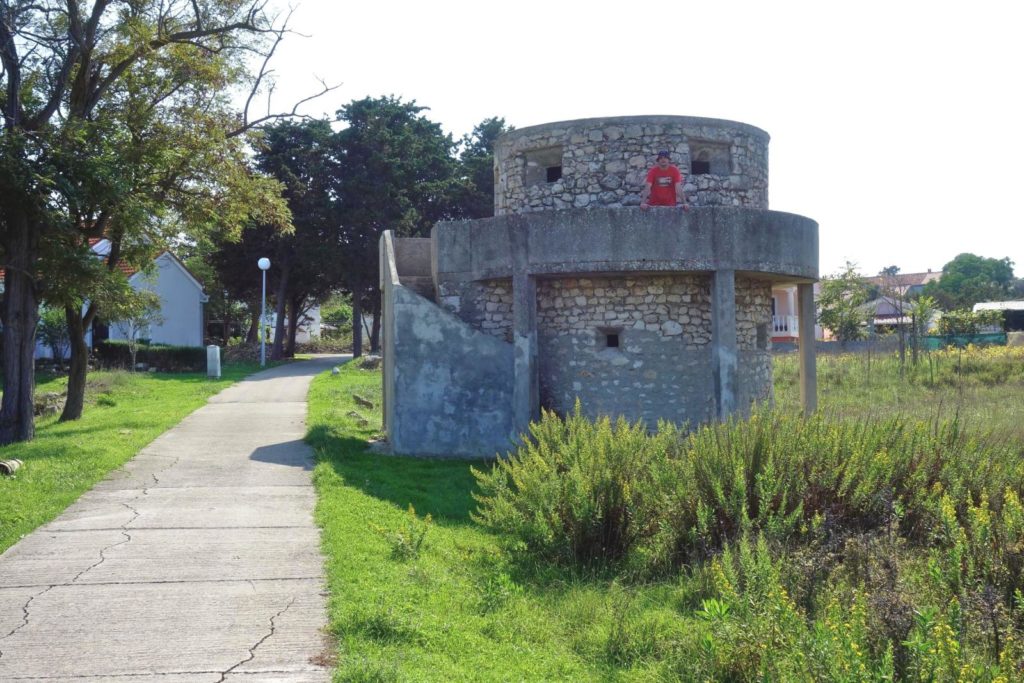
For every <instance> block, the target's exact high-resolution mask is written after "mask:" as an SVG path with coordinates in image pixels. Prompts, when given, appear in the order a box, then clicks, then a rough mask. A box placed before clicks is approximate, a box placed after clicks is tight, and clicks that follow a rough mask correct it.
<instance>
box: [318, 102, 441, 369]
mask: <svg viewBox="0 0 1024 683" xmlns="http://www.w3.org/2000/svg"><path fill="white" fill-rule="evenodd" d="M425 110H426V108H425V107H421V106H419V105H417V104H416V103H415V101H410V102H403V101H402V100H401V99H400V98H396V97H394V96H387V97H381V98H365V99H362V100H356V101H354V102H351V103H350V104H348V105H346V106H345V107H343V108H342V109H341V110H339V111H338V120H339V121H341V122H342V123H343V124H345V128H343V129H342V130H341V131H339V133H338V135H337V145H338V160H339V166H338V169H339V174H338V184H337V193H338V197H339V219H340V223H341V226H342V232H341V235H340V239H341V244H342V247H343V249H344V254H345V259H344V264H343V265H344V268H345V280H346V284H347V285H348V287H347V288H348V291H350V292H352V309H353V310H352V327H353V329H354V330H357V331H358V330H359V329H360V327H361V325H362V319H361V317H362V310H363V307H364V306H365V305H369V308H370V311H371V313H372V314H373V316H374V318H373V321H374V324H373V333H372V334H371V348H372V349H374V350H375V349H377V348H378V347H379V331H380V293H379V291H378V281H379V267H380V264H379V261H378V258H377V249H378V242H379V240H380V236H381V234H382V233H383V232H384V230H389V229H390V230H395V232H396V233H397V234H399V235H402V236H413V235H424V234H426V232H427V231H428V230H429V229H430V226H432V225H433V224H434V222H435V221H437V220H439V219H441V218H444V217H447V216H450V215H451V214H452V211H451V197H452V188H453V186H454V184H455V182H456V180H455V161H454V158H453V149H454V143H453V141H452V139H451V136H449V135H447V134H446V133H444V132H443V131H442V130H441V126H440V125H438V124H436V123H434V122H433V121H430V120H429V119H427V118H426V117H425V116H424V115H423V114H422V112H424V111H425ZM353 353H354V354H355V355H357V356H358V355H360V354H361V353H362V339H361V335H360V334H358V332H357V333H356V334H355V335H354V339H353Z"/></svg>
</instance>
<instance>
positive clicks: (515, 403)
mask: <svg viewBox="0 0 1024 683" xmlns="http://www.w3.org/2000/svg"><path fill="white" fill-rule="evenodd" d="M528 230H529V228H528V226H527V225H526V223H525V222H524V221H523V220H522V219H521V218H520V217H519V216H512V217H510V218H509V220H508V242H509V248H510V250H511V256H512V358H513V380H512V381H513V386H512V425H513V428H514V429H515V432H516V435H517V436H518V435H519V434H526V433H527V430H528V428H529V426H530V422H531V421H532V420H536V419H538V418H539V417H540V375H539V368H538V367H537V280H536V278H534V277H532V276H531V275H529V274H528V273H529V261H530V258H529V235H528Z"/></svg>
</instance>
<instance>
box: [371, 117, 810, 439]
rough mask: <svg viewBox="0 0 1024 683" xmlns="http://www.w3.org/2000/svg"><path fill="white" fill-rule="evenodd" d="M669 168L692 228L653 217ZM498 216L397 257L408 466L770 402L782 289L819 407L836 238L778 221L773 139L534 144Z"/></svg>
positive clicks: (572, 130) (387, 311)
mask: <svg viewBox="0 0 1024 683" xmlns="http://www.w3.org/2000/svg"><path fill="white" fill-rule="evenodd" d="M658 150H669V151H670V152H671V153H672V155H673V163H675V164H676V165H677V166H678V167H679V168H680V170H681V171H682V172H683V174H684V175H685V176H686V189H687V194H688V197H689V201H690V203H691V204H692V205H693V206H692V208H691V210H690V211H688V212H684V211H683V210H681V209H680V208H663V207H652V208H650V209H648V210H642V209H640V208H639V204H640V192H641V190H642V189H643V187H644V181H645V178H646V174H647V170H648V169H649V168H650V166H651V165H652V164H653V163H654V157H655V154H656V152H657V151H658ZM494 204H495V216H494V218H488V219H481V220H473V221H455V222H447V223H441V224H438V225H437V226H436V227H435V228H434V230H433V232H432V235H431V237H430V238H429V239H395V238H394V237H393V236H392V235H391V234H390V233H388V234H385V236H384V237H383V238H382V241H381V278H382V283H381V284H382V291H383V295H384V328H383V330H384V394H385V411H384V412H385V429H386V431H387V433H388V439H389V441H390V443H391V446H392V448H393V450H394V451H395V452H399V453H418V454H434V455H479V456H492V455H494V453H495V452H501V451H505V450H507V449H508V448H509V447H510V445H511V444H512V443H513V440H514V438H515V437H516V435H517V434H520V433H522V432H524V431H525V429H526V426H527V425H528V424H529V421H530V420H531V419H535V418H536V417H537V416H538V414H539V411H540V409H541V408H542V407H543V408H547V409H551V410H555V411H558V412H567V411H570V410H572V408H573V405H574V403H575V402H576V401H577V400H579V401H580V403H581V406H582V408H583V410H584V412H585V413H587V414H589V415H592V416H596V415H602V414H603V415H624V416H626V417H627V418H629V419H631V420H635V419H643V420H645V421H646V422H647V423H648V424H650V425H653V424H654V423H655V422H656V421H658V420H661V419H664V420H669V421H672V422H677V423H682V422H688V423H690V424H694V423H698V422H703V421H707V420H712V419H716V418H723V417H725V416H727V415H729V414H731V413H734V412H737V411H739V412H743V411H746V410H747V409H748V408H749V407H750V405H751V404H752V403H754V402H755V401H762V400H767V399H770V397H771V393H772V377H771V357H770V344H771V342H770V338H771V330H770V324H771V316H772V309H771V306H772V297H771V289H772V287H773V286H777V285H780V284H792V283H795V284H798V285H799V290H800V299H801V306H802V308H801V314H802V315H801V319H802V321H805V322H807V323H809V326H810V327H809V330H810V331H809V333H808V335H807V336H804V330H805V329H807V326H806V325H802V326H801V337H802V339H808V338H809V339H810V341H811V343H810V344H804V343H801V353H802V357H803V363H802V369H803V370H802V380H803V384H802V388H803V390H804V392H805V396H806V400H805V407H807V408H809V409H810V408H813V403H814V401H813V324H814V312H813V298H812V293H811V286H812V283H813V282H814V281H815V280H816V279H817V277H818V228H817V224H816V223H815V222H814V221H812V220H810V219H808V218H804V217H802V216H797V215H794V214H788V213H780V212H773V211H770V210H768V135H767V133H765V132H764V131H762V130H760V129H758V128H755V127H753V126H749V125H746V124H742V123H735V122H731V121H721V120H716V119H704V118H694V117H680V116H640V117H616V118H607V119H585V120H580V121H569V122H562V123H552V124H545V125H541V126H534V127H530V128H524V129H521V130H515V131H512V132H510V133H506V134H505V135H503V136H502V137H501V138H499V140H498V142H497V145H496V148H495V198H494Z"/></svg>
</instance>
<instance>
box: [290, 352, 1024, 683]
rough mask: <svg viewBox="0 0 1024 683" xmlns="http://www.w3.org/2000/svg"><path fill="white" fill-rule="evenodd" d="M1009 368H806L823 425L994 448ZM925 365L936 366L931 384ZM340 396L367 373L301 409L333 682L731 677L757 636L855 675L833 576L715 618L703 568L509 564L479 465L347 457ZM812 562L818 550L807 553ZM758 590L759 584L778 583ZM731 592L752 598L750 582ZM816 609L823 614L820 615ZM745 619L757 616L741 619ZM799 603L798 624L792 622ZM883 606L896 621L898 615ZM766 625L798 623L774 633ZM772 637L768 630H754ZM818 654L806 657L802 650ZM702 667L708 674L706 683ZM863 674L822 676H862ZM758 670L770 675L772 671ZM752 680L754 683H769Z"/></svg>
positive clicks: (1006, 431) (1011, 390)
mask: <svg viewBox="0 0 1024 683" xmlns="http://www.w3.org/2000/svg"><path fill="white" fill-rule="evenodd" d="M1021 361H1024V357H1018V356H1017V355H1010V356H1007V357H1006V358H1005V359H1000V358H995V359H993V358H989V359H986V360H985V361H984V362H983V363H981V364H980V365H979V366H978V367H979V368H981V369H979V370H977V372H972V373H966V372H965V371H964V366H963V364H962V359H960V361H959V364H958V365H957V368H958V369H957V372H954V373H952V374H950V367H949V364H950V363H953V362H954V361H953V360H952V358H951V357H950V356H941V357H937V358H933V359H932V366H931V369H930V380H926V379H924V378H923V376H922V375H920V374H918V375H916V376H915V377H916V380H915V381H911V380H910V379H909V378H907V377H906V376H904V377H903V378H902V379H901V377H900V374H899V371H898V368H897V367H896V366H895V364H894V363H893V362H892V361H889V360H886V359H875V360H874V362H875V366H874V368H873V370H872V372H871V373H870V374H869V373H868V372H867V369H866V368H863V367H862V364H863V359H861V358H852V357H851V358H838V359H837V358H833V359H828V358H825V359H821V360H820V361H819V381H820V384H819V386H820V391H821V399H820V405H821V406H822V408H823V409H824V410H825V411H828V412H829V413H831V414H833V415H835V416H836V417H837V418H840V419H842V418H846V417H855V418H856V417H863V416H866V415H884V414H887V413H888V414H891V413H896V412H898V413H900V414H903V415H907V416H909V417H911V418H913V419H920V420H925V421H931V420H932V419H933V418H935V417H936V416H937V415H940V414H941V415H950V414H952V413H956V412H959V414H960V415H962V416H967V417H968V418H969V419H970V420H973V421H974V422H975V423H976V424H977V425H978V426H982V427H985V428H987V429H992V430H994V431H996V432H997V433H999V434H1001V435H1002V436H1004V437H1007V438H1024V426H1022V425H1024V419H1022V418H1024V378H1022V377H1021V372H1022V371H1021V367H1022V362H1021ZM937 363H941V364H942V367H943V369H942V370H941V371H939V372H937V371H936V364H937ZM993 363H995V365H996V366H998V367H996V369H995V370H993V367H994V366H993ZM976 369H977V368H976ZM919 373H920V371H919ZM986 373H987V374H986ZM353 394H359V395H361V396H363V397H366V398H370V399H371V400H372V401H373V403H374V405H375V406H379V404H380V374H379V372H377V371H368V370H362V369H359V368H358V367H356V366H355V364H349V365H346V366H344V367H343V368H342V372H341V374H340V375H331V374H323V375H321V376H319V377H317V378H316V379H315V380H314V383H313V386H312V390H311V393H310V403H309V435H308V440H309V442H310V443H311V444H312V445H313V447H314V448H315V450H316V453H317V457H318V464H317V466H316V469H315V472H314V480H315V484H316V487H317V491H318V498H319V501H318V505H317V511H316V515H317V521H318V523H319V524H320V525H321V526H322V527H323V541H322V542H323V548H324V552H325V554H326V555H327V563H328V585H329V591H330V603H329V628H330V631H331V633H332V634H333V635H334V636H335V637H336V638H337V641H338V661H337V670H336V672H335V681H520V680H529V681H535V680H536V681H540V680H607V681H659V680H666V681H667V680H721V679H720V678H716V676H720V675H723V674H722V672H723V671H730V670H731V669H730V666H732V664H731V662H730V658H732V657H735V656H736V653H741V655H740V657H741V658H743V659H744V660H745V661H746V662H756V661H758V657H763V656H764V654H763V652H764V648H766V647H767V648H768V650H769V651H770V650H771V648H772V647H773V645H772V642H773V640H775V639H786V638H790V641H795V640H796V639H797V638H802V639H803V640H802V641H801V643H810V644H811V645H807V646H806V649H807V655H808V658H809V660H810V661H817V662H818V663H819V664H821V663H822V662H825V663H827V664H828V665H829V666H831V665H833V664H834V665H835V667H837V670H838V667H841V666H842V667H846V666H848V665H855V664H856V661H855V660H854V659H850V661H847V660H846V659H844V657H846V656H849V657H851V658H853V657H855V656H859V655H858V652H857V646H858V645H859V646H860V647H866V646H867V645H866V643H867V642H868V640H870V638H868V636H865V635H864V634H865V633H866V632H867V630H868V626H869V625H871V624H877V623H878V621H879V620H878V618H877V617H875V616H874V615H869V614H868V613H867V612H866V611H865V608H864V607H863V604H862V603H861V602H857V598H856V597H854V598H852V600H853V602H852V603H851V602H849V601H848V600H849V599H850V598H849V595H850V590H849V586H848V584H847V583H844V582H847V581H848V582H853V581H854V579H847V578H845V577H846V574H843V573H842V572H843V571H845V570H842V567H843V565H842V564H840V565H838V567H839V569H837V570H835V571H836V573H835V574H834V576H835V577H839V578H836V579H835V583H831V584H829V585H830V586H831V588H830V589H829V590H830V591H831V592H830V593H828V594H827V595H828V596H831V597H830V598H826V597H825V595H826V594H825V593H824V592H823V593H822V595H821V596H814V595H810V596H807V598H806V599H807V600H808V601H810V602H808V606H807V607H806V608H805V607H804V606H802V605H801V606H799V607H798V606H795V605H793V604H792V602H791V601H790V600H789V598H788V597H786V596H785V593H784V592H783V593H778V592H777V589H772V590H768V591H766V592H765V593H764V595H765V596H768V597H766V598H764V600H762V601H761V602H758V603H757V605H754V606H753V607H750V608H749V609H748V608H744V614H747V616H744V617H742V618H741V617H740V616H739V613H740V610H739V609H738V607H736V606H734V607H733V612H732V613H725V612H723V611H722V610H723V609H728V606H726V607H724V608H723V607H722V606H721V605H722V603H720V602H716V601H715V600H711V602H710V603H709V602H708V601H707V600H706V599H707V598H709V597H711V596H713V595H716V592H715V589H714V585H713V584H714V580H713V576H714V574H715V572H716V571H720V567H719V568H718V569H716V566H717V565H715V563H706V564H703V565H695V566H693V567H689V568H688V569H685V570H684V571H682V572H680V573H679V574H678V576H676V577H674V578H670V579H663V580H659V581H653V582H646V583H644V582H630V581H624V580H622V579H616V578H615V577H614V576H613V575H611V574H605V575H602V574H589V575H579V574H575V573H573V572H570V571H568V570H564V569H556V568H553V567H550V566H546V565H543V564H541V563H539V562H538V563H533V564H524V563H523V562H522V561H521V556H520V560H519V561H516V560H513V556H512V555H511V554H510V553H509V551H508V549H507V546H505V545H503V543H502V541H501V539H499V538H498V537H497V536H495V535H494V534H493V533H491V532H488V531H486V530H485V529H483V528H482V527H481V526H479V525H478V524H476V523H475V522H474V521H473V520H472V519H471V516H470V515H471V512H472V511H473V510H474V509H475V508H476V503H475V501H474V499H473V492H474V490H475V488H476V484H475V480H474V478H473V476H472V474H471V471H470V468H471V467H472V466H476V467H478V468H489V466H490V465H489V463H487V462H481V461H477V462H474V463H470V462H466V461H458V460H425V459H414V458H402V457H387V456H378V455H372V454H368V453H365V452H364V451H365V448H366V445H367V443H366V442H367V441H368V440H369V439H371V438H373V437H374V436H376V435H377V429H379V425H380V412H379V408H376V407H375V408H374V409H373V410H367V409H365V408H361V407H359V406H357V405H356V403H355V401H354V400H353ZM797 395H798V389H797V384H796V366H795V359H792V358H780V359H777V362H776V397H777V403H778V405H779V406H780V407H781V408H782V409H784V410H790V409H795V408H796V406H797V403H798V399H797ZM410 506H411V507H412V510H414V511H415V512H412V511H411V510H410ZM427 515H429V520H428V519H427ZM873 538H874V537H870V538H869V537H867V536H865V537H863V538H861V537H860V536H856V537H854V538H853V541H850V542H851V543H854V545H850V546H847V547H848V548H859V547H860V546H857V545H856V543H862V544H863V545H864V547H865V548H867V550H862V551H861V552H862V554H863V555H864V556H865V557H867V558H868V559H871V558H874V557H875V556H876V555H874V554H872V553H875V552H876V551H875V549H874V546H873V545H871V544H872V543H874V540H872V539H873ZM421 542H422V544H421ZM841 547H842V546H839V548H841ZM826 550H827V551H828V552H833V551H832V550H829V549H828V548H825V549H823V550H821V552H822V553H825V552H826ZM741 552H743V551H741ZM751 552H753V551H751ZM801 552H803V551H799V550H798V551H796V554H795V555H793V556H792V557H790V556H789V555H786V556H779V557H778V558H775V559H772V560H764V561H762V560H750V562H752V563H753V564H755V565H756V566H758V567H760V566H762V565H764V566H768V565H771V563H772V562H775V563H776V564H775V565H772V566H774V567H775V568H774V569H768V570H765V571H766V572H768V574H771V572H773V571H775V572H778V571H782V572H783V573H785V572H788V571H790V569H789V568H790V567H793V566H795V565H794V563H793V562H792V561H791V560H792V559H793V558H796V559H799V558H801V557H803V558H804V560H805V561H806V562H808V563H809V566H810V567H811V569H813V566H814V564H815V562H816V560H809V559H807V558H810V557H817V556H816V555H813V553H810V552H806V553H804V554H803V555H801ZM815 552H817V550H816V551H815ZM901 552H902V551H901ZM915 552H916V551H915ZM823 556H826V557H830V558H834V557H836V556H835V554H834V553H833V554H832V555H827V554H826V555H823ZM752 557H753V556H752ZM900 557H901V559H900V562H901V563H902V562H905V565H903V564H901V565H900V566H901V568H902V569H901V571H905V572H906V574H905V575H901V576H904V578H901V579H900V581H901V582H902V581H906V582H907V584H906V585H907V586H910V588H907V594H908V595H914V590H912V588H913V586H915V585H917V584H915V583H914V582H915V581H917V577H919V576H920V575H921V573H922V572H924V571H925V570H924V569H922V567H923V566H924V562H925V560H924V559H922V557H923V556H921V555H920V554H906V555H905V556H904V555H901V556H900ZM744 561H747V560H741V564H742V562H744ZM863 561H864V562H867V560H863ZM872 561H873V560H872ZM765 563H768V565H765ZM872 566H873V565H872ZM929 566H931V565H929ZM811 569H809V570H808V571H811ZM794 571H795V570H794ZM857 571H859V569H858V570H857ZM929 571H933V570H931V569H929ZM812 573H813V572H812ZM849 573H850V575H854V574H856V571H855V570H854V569H851V570H850V572H849ZM868 573H870V572H868ZM709 577H711V578H709ZM773 577H774V578H771V581H776V583H777V581H782V580H783V579H780V578H779V577H778V576H775V575H773ZM766 580H767V579H766ZM831 580H832V579H830V581H831ZM858 580H859V579H858ZM744 581H745V582H746V581H749V579H744ZM771 581H769V583H770V584H771V585H772V586H774V585H776V584H775V583H771ZM744 585H745V590H753V588H751V585H753V584H750V585H747V584H746V583H745V584H744ZM854 585H856V584H855V583H854ZM902 585H903V584H902V583H901V586H902ZM921 585H924V584H923V583H922V584H921ZM773 591H774V592H773ZM822 591H825V588H824V584H823V588H822ZM920 592H921V591H918V593H920ZM856 594H857V592H856V590H854V591H853V595H854V596H856ZM900 595H903V593H900ZM771 596H774V597H771ZM828 599H832V600H833V602H830V603H829V604H828V605H827V607H824V606H822V605H823V604H824V603H825V602H827V601H828ZM871 599H872V600H873V599H874V598H873V597H872V598H871ZM819 603H820V604H819ZM840 603H841V606H839V605H840ZM897 604H900V603H897ZM937 604H939V605H940V607H942V608H943V609H945V606H944V603H937ZM755 608H756V609H762V608H763V610H764V611H763V613H759V614H760V616H757V617H756V618H753V617H750V616H749V614H748V612H749V610H753V609H755ZM812 608H813V609H814V610H816V614H817V616H815V617H814V618H813V619H812V618H810V617H809V616H800V615H801V614H803V612H802V611H801V610H803V609H808V610H810V609H812ZM871 609H876V606H875V604H874V603H871ZM878 609H881V608H880V607H879V608H878ZM894 609H895V610H896V612H897V613H899V611H900V610H903V613H904V614H905V615H906V616H907V618H908V619H909V618H910V617H911V613H910V612H907V610H909V609H910V608H909V606H906V605H903V606H899V607H898V609H897V608H894ZM716 610H718V611H716ZM911 612H912V610H911ZM808 614H810V612H808ZM944 614H945V612H943V613H942V614H940V615H939V616H938V617H934V618H935V619H936V621H935V623H936V624H939V625H942V624H945V623H946V622H944V621H942V619H944V618H946V617H945V616H943V615H944ZM772 615H776V616H772ZM779 615H782V616H779ZM850 615H853V616H852V617H851V616H850ZM858 615H859V616H858ZM782 618H787V619H797V620H798V622H799V623H797V622H793V623H794V624H797V625H796V626H793V627H792V630H790V631H787V629H786V628H784V627H782V626H780V624H782V623H783V622H782V621H780V619H782ZM745 619H750V620H746V621H745ZM803 619H806V620H807V623H806V624H805V623H804V621H802V620H803ZM950 619H952V617H950ZM915 623H916V622H915ZM837 624H838V629H839V630H838V631H835V634H833V635H829V633H830V632H829V631H828V630H827V629H829V628H836V625H837ZM851 624H852V626H851ZM926 626H927V625H926ZM926 626H920V628H921V629H924V631H923V632H924V633H926V635H927V634H928V633H931V631H928V628H931V627H930V626H927V627H926ZM779 628H781V629H782V631H779V633H763V631H764V629H768V630H769V631H773V630H775V629H779ZM936 628H938V626H936ZM755 631H756V632H755ZM854 631H857V632H856V633H855V632H854ZM914 633H918V631H914ZM936 633H937V631H936ZM793 634H797V635H793ZM823 634H824V635H823ZM836 634H838V635H836ZM915 637H916V636H915ZM866 639H867V640H866ZM779 642H781V641H779ZM922 642H928V641H927V639H925V640H924V641H922ZM818 646H821V647H822V648H824V649H822V650H820V651H818V652H817V654H815V652H814V651H813V648H814V647H818ZM778 647H781V646H778ZM787 647H792V648H797V649H799V648H804V647H805V645H801V644H799V643H797V644H793V642H790V643H789V645H787ZM922 647H926V648H927V647H929V646H928V645H922ZM716 648H718V649H716ZM730 648H731V649H730ZM759 648H760V649H759ZM851 648H852V649H851ZM759 652H760V653H761V654H758V653H759ZM730 653H731V654H730ZM837 653H838V654H837ZM842 653H846V654H845V655H843V654H842ZM897 654H898V656H902V655H901V654H900V653H897ZM876 655H877V657H878V659H876V660H875V661H876V663H877V662H878V661H883V660H885V657H886V655H885V653H884V651H881V653H880V654H879V653H876ZM697 659H702V661H704V662H705V663H708V662H712V664H709V666H710V667H711V668H708V669H704V670H703V671H704V673H701V671H699V670H698V668H696V665H695V664H694V662H695V661H696V660H697ZM763 661H765V662H767V661H768V660H767V659H764V660H763ZM915 661H917V660H915ZM922 661H923V660H922ZM851 662H852V664H851ZM776 664H777V663H776ZM890 664H891V662H890ZM936 666H939V665H936ZM882 668H884V667H882ZM736 670H737V671H739V668H738V666H737V669H736ZM908 670H909V669H908ZM965 670H966V669H965ZM709 671H711V672H718V673H717V674H715V673H712V674H710V675H711V677H710V678H708V676H709V674H708V673H707V672H709ZM877 671H881V669H878V670H877ZM877 671H876V670H875V669H871V670H868V672H867V673H865V674H864V676H851V677H849V678H843V677H842V676H840V677H839V678H835V677H833V676H831V675H829V676H826V677H825V678H824V679H823V680H874V679H873V678H872V676H875V675H879V674H878V673H877ZM939 671H940V669H939V668H936V669H934V670H933V674H932V675H933V676H938V678H934V677H933V678H931V679H928V680H946V679H945V677H944V676H942V675H939V674H937V673H935V672H939ZM775 672H776V674H775V675H776V676H778V675H779V673H778V672H779V669H777V668H776V669H775ZM766 675H767V676H768V678H766V679H764V680H768V679H771V678H772V676H771V674H770V673H769V674H766ZM734 679H735V680H748V678H747V677H746V675H742V674H738V673H737V674H736V676H735V678H732V677H729V680H734ZM776 680H788V678H787V677H786V676H785V675H783V677H782V678H776ZM950 680H955V677H954V678H953V679H950ZM986 680H1004V679H999V678H994V679H986Z"/></svg>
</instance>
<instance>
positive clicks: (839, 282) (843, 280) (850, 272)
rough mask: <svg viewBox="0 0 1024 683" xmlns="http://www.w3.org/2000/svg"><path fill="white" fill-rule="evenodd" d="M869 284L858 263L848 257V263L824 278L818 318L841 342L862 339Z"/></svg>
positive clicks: (865, 320)
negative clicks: (852, 261)
mask: <svg viewBox="0 0 1024 683" xmlns="http://www.w3.org/2000/svg"><path fill="white" fill-rule="evenodd" d="M867 301H868V286H867V285H866V284H865V282H864V277H863V276H862V275H861V274H860V273H859V272H858V271H857V265H856V264H854V263H851V262H849V261H847V263H846V267H845V268H844V269H842V270H840V271H838V272H837V273H834V274H833V275H827V276H825V277H824V278H822V281H821V294H820V296H819V297H818V322H819V323H820V324H821V326H822V327H825V328H827V329H829V330H832V334H834V335H835V337H836V339H838V340H839V341H840V342H847V341H851V340H854V339H860V338H862V337H863V336H864V334H865V323H866V322H867V316H868V314H867V312H866V311H865V310H864V304H865V303H867Z"/></svg>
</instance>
